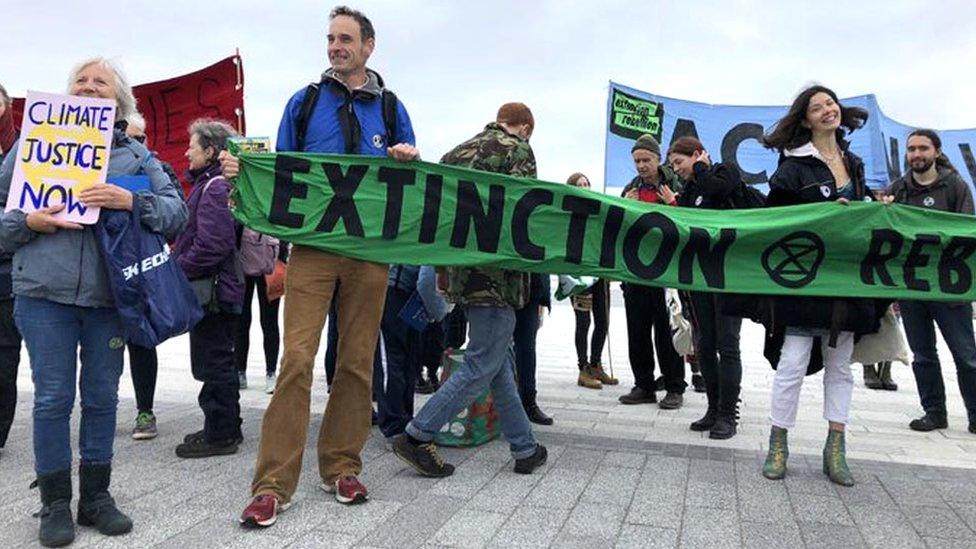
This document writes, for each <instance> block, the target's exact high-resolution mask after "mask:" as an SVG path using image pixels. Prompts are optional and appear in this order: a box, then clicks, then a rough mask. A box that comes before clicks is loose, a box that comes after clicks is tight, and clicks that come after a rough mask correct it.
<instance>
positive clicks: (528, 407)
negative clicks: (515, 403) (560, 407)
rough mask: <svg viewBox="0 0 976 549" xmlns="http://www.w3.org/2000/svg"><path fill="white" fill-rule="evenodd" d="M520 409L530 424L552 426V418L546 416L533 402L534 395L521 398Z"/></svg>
mask: <svg viewBox="0 0 976 549" xmlns="http://www.w3.org/2000/svg"><path fill="white" fill-rule="evenodd" d="M522 407H523V408H525V415H527V416H529V421H531V422H532V423H538V424H539V425H552V418H551V417H549V416H548V415H546V413H545V412H543V411H542V408H539V405H538V404H537V403H536V401H535V395H532V396H531V397H526V398H523V399H522Z"/></svg>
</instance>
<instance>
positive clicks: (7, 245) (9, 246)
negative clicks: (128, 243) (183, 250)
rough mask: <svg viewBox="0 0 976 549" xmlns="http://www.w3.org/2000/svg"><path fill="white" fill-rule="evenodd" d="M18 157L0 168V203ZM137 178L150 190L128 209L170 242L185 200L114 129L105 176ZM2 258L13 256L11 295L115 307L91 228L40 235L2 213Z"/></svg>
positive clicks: (182, 218)
mask: <svg viewBox="0 0 976 549" xmlns="http://www.w3.org/2000/svg"><path fill="white" fill-rule="evenodd" d="M11 150H17V145H14V147H12V148H11ZM16 156H17V155H14V154H11V155H7V158H6V159H4V161H3V165H2V166H0V204H6V203H7V193H8V192H9V191H10V182H11V179H12V178H13V171H14V161H15V159H16ZM140 173H144V174H145V175H146V176H148V177H149V182H150V187H151V190H146V191H138V192H136V193H133V201H132V207H133V209H135V210H136V211H137V212H139V218H140V219H141V220H142V224H143V225H144V226H146V227H147V228H148V229H149V230H151V231H154V232H157V233H160V234H161V235H163V236H164V237H165V238H167V239H168V240H172V239H173V238H175V237H176V235H177V234H178V233H179V232H180V231H181V230H183V225H184V224H186V219H187V210H186V204H185V203H184V202H183V195H182V193H181V192H180V189H179V188H177V187H176V186H175V185H174V184H173V182H172V181H171V180H170V178H169V177H168V176H167V175H166V174H165V173H164V172H163V169H162V168H161V167H160V165H159V161H157V160H156V159H155V158H153V157H152V155H151V154H150V153H149V151H148V150H146V147H144V146H143V145H142V144H141V143H139V142H137V141H135V140H133V139H130V138H128V137H126V136H125V133H123V132H122V131H121V130H120V129H118V128H116V130H115V135H114V137H113V139H112V150H111V153H110V154H109V162H108V176H109V177H113V176H120V175H136V174H140ZM4 253H13V254H14V259H13V291H14V295H17V296H22V295H23V296H29V297H34V298H38V299H46V300H48V301H54V302H56V303H62V304H65V305H77V306H80V307H113V306H114V305H115V298H114V297H113V296H112V288H111V286H110V285H109V279H108V273H107V271H106V270H105V262H104V261H102V256H101V252H100V251H99V247H98V242H97V241H96V239H95V230H94V228H93V227H92V226H86V227H85V228H84V229H82V230H70V229H63V230H59V231H57V232H55V233H52V234H40V233H36V232H34V231H32V230H31V229H29V228H28V227H27V215H26V214H25V213H24V212H21V211H19V210H12V211H9V212H5V213H3V214H2V215H0V254H4Z"/></svg>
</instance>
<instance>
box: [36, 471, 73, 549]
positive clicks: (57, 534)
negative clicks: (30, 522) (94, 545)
mask: <svg viewBox="0 0 976 549" xmlns="http://www.w3.org/2000/svg"><path fill="white" fill-rule="evenodd" d="M35 482H36V485H37V487H38V488H40V489H41V510H40V511H39V512H38V513H37V516H38V517H40V519H41V528H40V530H39V531H38V535H37V539H38V541H40V542H41V545H43V546H44V547H61V546H62V545H68V544H69V543H71V542H72V541H74V540H75V523H74V521H73V520H72V519H71V470H70V469H65V470H64V471H57V472H54V473H47V474H44V475H39V476H38V477H37V480H36V481H35ZM32 486H33V485H32Z"/></svg>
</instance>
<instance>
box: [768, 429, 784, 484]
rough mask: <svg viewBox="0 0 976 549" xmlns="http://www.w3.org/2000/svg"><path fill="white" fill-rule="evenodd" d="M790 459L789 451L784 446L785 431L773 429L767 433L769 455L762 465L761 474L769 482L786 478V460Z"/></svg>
mask: <svg viewBox="0 0 976 549" xmlns="http://www.w3.org/2000/svg"><path fill="white" fill-rule="evenodd" d="M788 457H790V449H789V448H788V447H787V445H786V429H783V428H782V427H773V428H772V429H770V431H769V453H768V454H766V463H764V464H763V468H762V474H763V476H764V477H766V478H768V479H770V480H779V479H781V478H783V477H784V476H786V458H788Z"/></svg>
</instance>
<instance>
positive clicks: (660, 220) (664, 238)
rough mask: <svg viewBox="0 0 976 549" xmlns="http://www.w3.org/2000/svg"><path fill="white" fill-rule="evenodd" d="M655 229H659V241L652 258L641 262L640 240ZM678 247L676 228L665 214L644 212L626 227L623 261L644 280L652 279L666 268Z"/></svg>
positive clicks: (661, 273)
mask: <svg viewBox="0 0 976 549" xmlns="http://www.w3.org/2000/svg"><path fill="white" fill-rule="evenodd" d="M654 229H657V230H659V231H661V242H660V244H658V246H657V251H656V253H655V254H654V259H653V260H652V261H651V262H650V263H647V264H645V263H642V262H641V258H640V246H641V242H642V241H643V240H644V237H645V236H646V235H647V233H649V232H651V231H652V230H654ZM677 249H678V228H677V227H676V226H675V224H674V222H673V221H671V220H670V219H668V217H667V216H665V215H663V214H661V213H658V212H650V213H646V214H644V215H642V216H640V217H639V218H637V221H635V222H634V224H633V225H631V226H630V228H629V229H627V235H626V236H625V237H624V263H625V264H626V265H627V269H629V270H630V272H632V273H634V274H635V275H636V276H638V277H640V278H643V279H645V280H654V279H655V278H658V277H659V276H661V275H663V274H664V272H665V271H667V270H668V265H669V264H670V263H671V258H673V257H674V252H675V250H677Z"/></svg>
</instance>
